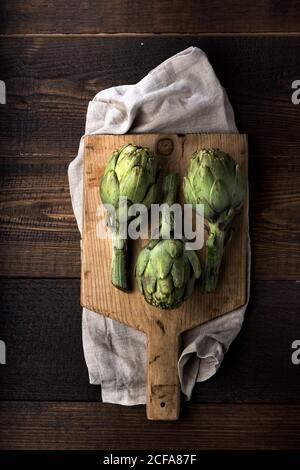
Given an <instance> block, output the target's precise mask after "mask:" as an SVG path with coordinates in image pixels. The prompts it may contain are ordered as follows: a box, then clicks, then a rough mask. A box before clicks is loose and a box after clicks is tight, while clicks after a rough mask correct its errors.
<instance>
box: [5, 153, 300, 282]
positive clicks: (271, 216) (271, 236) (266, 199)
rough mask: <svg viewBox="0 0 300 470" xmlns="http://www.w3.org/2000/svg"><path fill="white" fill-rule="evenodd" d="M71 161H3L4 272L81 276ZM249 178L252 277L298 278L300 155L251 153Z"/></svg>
mask: <svg viewBox="0 0 300 470" xmlns="http://www.w3.org/2000/svg"><path fill="white" fill-rule="evenodd" d="M70 161H71V157H69V158H67V157H62V156H59V155H58V156H56V155H53V156H45V155H34V156H25V155H23V156H20V157H19V158H12V157H7V158H2V160H1V161H0V170H1V174H2V181H1V203H0V225H1V228H0V265H1V269H0V274H1V276H14V277H16V276H21V277H71V278H72V277H77V278H78V277H79V276H80V244H79V240H80V235H79V232H78V229H77V225H76V222H75V219H74V216H73V212H72V207H71V202H70V197H69V189H68V181H67V165H68V163H69V162H70ZM249 182H250V229H251V242H252V276H253V279H260V280H272V279H274V280H275V279H278V280H284V279H290V280H297V279H299V278H300V268H299V266H300V250H299V240H300V229H299V222H300V221H299V213H300V159H299V158H298V157H289V156H287V155H286V156H281V157H279V156H278V157H264V158H260V157H253V156H252V155H250V160H249ZM270 240H272V243H270Z"/></svg>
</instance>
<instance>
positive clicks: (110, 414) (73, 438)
mask: <svg viewBox="0 0 300 470" xmlns="http://www.w3.org/2000/svg"><path fill="white" fill-rule="evenodd" d="M299 418H300V406H299V405H277V406H276V409H275V410H274V407H273V406H270V405H234V406H232V405H205V406H202V405H195V404H188V405H185V406H184V409H183V413H182V419H181V420H180V421H178V422H176V423H174V422H160V423H157V422H153V421H147V420H145V417H144V410H143V407H141V406H136V407H130V408H128V407H120V406H117V405H109V404H101V403H100V404H96V403H66V402H62V403H51V402H50V403H49V402H40V403H34V402H2V403H1V405H0V434H1V449H14V450H18V449H41V450H42V449H62V450H67V449H78V450H80V449H95V450H106V451H110V450H116V449H119V450H127V451H130V450H134V451H137V450H146V449H147V450H149V451H151V450H177V451H181V450H184V451H189V450H201V449H203V450H216V449H223V450H225V449H232V450H234V449H240V450H242V449H248V450H249V449H255V450H262V449H273V450H279V449H290V450H291V449H299V446H300V419H299ZM120 436H121V437H120Z"/></svg>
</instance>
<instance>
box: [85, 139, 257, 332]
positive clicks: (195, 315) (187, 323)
mask: <svg viewBox="0 0 300 470" xmlns="http://www.w3.org/2000/svg"><path fill="white" fill-rule="evenodd" d="M163 140H169V141H171V142H172V147H173V150H172V152H171V153H170V154H169V155H168V156H164V155H162V154H159V150H158V149H159V145H160V142H162V141H163ZM124 143H133V144H136V145H142V146H148V147H149V148H150V150H152V151H153V152H154V153H155V154H156V155H157V158H159V161H160V162H161V165H162V166H163V167H164V172H165V174H166V173H168V172H170V171H177V172H178V175H179V181H181V179H182V178H183V176H184V175H185V174H186V170H187V167H188V163H189V160H190V156H191V155H192V153H193V152H194V151H195V150H196V149H197V148H212V147H213V148H220V149H221V150H224V151H225V152H228V153H229V154H230V155H232V157H233V158H234V159H235V161H236V162H237V163H239V164H240V166H241V168H242V170H243V172H244V174H245V175H246V178H247V173H248V153H247V138H246V136H244V135H239V134H187V135H186V136H184V137H180V136H177V135H171V134H170V135H163V134H161V135H160V134H148V135H147V134H140V135H122V136H117V135H114V136H110V135H106V136H87V137H86V138H85V157H84V183H83V186H84V209H83V210H84V222H83V239H82V272H81V286H82V287H81V303H82V305H84V306H85V307H87V308H89V309H90V310H93V311H95V312H101V313H103V314H105V315H107V316H109V317H111V318H113V319H115V320H118V321H120V322H122V323H125V324H128V325H130V326H132V327H134V328H137V329H138V330H142V331H144V332H148V330H149V327H148V325H149V322H150V323H152V320H153V319H154V318H155V319H156V320H159V321H161V322H162V323H163V324H164V325H165V326H166V328H167V329H168V326H170V325H174V324H176V325H177V326H176V328H175V331H177V332H178V333H181V332H182V331H185V330H187V329H190V328H192V327H193V326H196V325H198V324H200V323H204V322H206V321H208V320H210V319H212V318H214V317H215V316H218V315H222V314H224V313H226V312H229V311H231V310H233V309H234V308H236V307H238V306H240V305H243V304H244V303H245V299H246V247H247V236H246V232H247V203H246V200H245V205H244V209H243V211H242V213H241V214H240V215H238V216H237V217H236V221H235V222H236V223H235V229H236V230H235V233H234V236H233V239H232V240H231V242H230V244H229V245H228V249H227V250H226V254H225V257H224V262H223V263H222V272H221V273H220V281H219V286H218V289H217V290H216V292H215V293H214V295H208V294H207V295H203V294H201V293H200V292H199V291H197V290H195V291H194V293H193V295H192V296H191V297H190V299H188V300H187V301H186V302H184V304H183V305H182V307H180V308H178V309H176V310H174V311H161V310H160V309H157V308H155V307H152V306H151V305H149V304H148V303H147V302H146V301H145V300H144V299H143V297H141V295H140V292H139V290H138V288H137V286H136V283H135V280H134V277H133V275H132V282H131V283H132V286H133V290H132V292H131V293H130V294H129V295H128V294H127V293H125V292H122V291H121V290H118V289H116V288H115V287H114V286H113V285H112V284H111V273H110V269H108V266H111V239H110V233H108V236H107V237H106V238H105V239H103V238H100V237H99V236H98V232H97V230H98V228H97V225H98V224H99V222H101V221H102V222H103V219H104V217H105V211H104V210H103V211H102V212H103V215H102V218H101V217H100V216H99V213H100V210H99V209H101V208H103V206H102V203H101V200H100V198H99V181H100V178H101V176H102V175H103V172H104V168H105V165H106V163H107V162H108V159H109V157H110V155H111V153H112V152H113V151H114V150H115V149H116V148H119V147H121V146H122V145H124ZM179 186H181V183H179ZM178 200H179V201H180V202H181V203H184V200H183V198H182V195H180V192H179V194H178ZM131 245H132V262H131V269H130V272H132V273H133V266H135V262H136V258H137V255H138V253H139V251H140V249H141V246H142V243H141V240H137V241H136V243H132V244H131ZM228 260H230V262H228ZM139 308H140V309H141V310H142V311H143V313H144V314H143V316H141V315H138V314H137V309H139Z"/></svg>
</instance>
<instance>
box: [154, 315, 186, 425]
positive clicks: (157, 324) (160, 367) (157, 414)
mask: <svg viewBox="0 0 300 470" xmlns="http://www.w3.org/2000/svg"><path fill="white" fill-rule="evenodd" d="M169 325H170V323H169V322H168V327H167V325H166V324H164V322H163V320H157V319H156V320H153V321H152V322H151V326H150V331H148V347H147V361H148V368H147V418H148V419H152V420H175V419H178V417H179V409H180V386H179V377H178V372H177V362H178V357H179V335H178V334H177V333H176V331H174V329H173V328H172V329H170V326H169Z"/></svg>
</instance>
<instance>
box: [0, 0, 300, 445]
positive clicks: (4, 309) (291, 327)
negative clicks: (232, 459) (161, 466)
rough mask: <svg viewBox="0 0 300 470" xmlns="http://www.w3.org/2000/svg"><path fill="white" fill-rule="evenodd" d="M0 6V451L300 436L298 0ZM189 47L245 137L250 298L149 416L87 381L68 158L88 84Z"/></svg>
mask: <svg viewBox="0 0 300 470" xmlns="http://www.w3.org/2000/svg"><path fill="white" fill-rule="evenodd" d="M3 4H4V5H3ZM126 7H127V8H126ZM2 10H3V11H4V14H2V17H1V33H2V36H1V39H0V41H1V52H0V57H1V76H0V79H1V80H4V81H5V83H6V87H7V103H6V105H1V106H0V120H1V127H0V135H1V174H2V197H1V206H0V220H1V235H0V242H1V252H0V266H1V280H0V284H1V316H0V326H1V329H0V339H1V340H2V341H5V343H6V346H7V364H6V365H1V366H0V374H1V390H0V398H1V400H2V401H1V410H0V433H1V436H0V446H1V448H3V449H29V448H30V449H34V448H35V449H37V448H38V449H48V448H59V449H70V448H79V449H106V450H109V449H126V450H130V449H134V450H137V449H144V448H147V449H149V450H150V449H155V450H158V449H178V450H179V449H185V450H188V449H253V448H255V449H291V448H299V447H300V401H299V395H300V394H299V390H300V365H298V366H297V365H294V364H293V363H292V361H291V355H292V352H293V350H292V349H291V345H292V343H293V341H294V340H297V339H298V340H300V314H299V313H300V308H299V307H300V295H299V288H300V284H299V283H297V280H299V279H300V272H299V271H300V249H299V241H300V226H299V213H300V211H299V209H300V150H299V149H300V132H299V128H300V105H298V106H297V105H295V104H293V103H292V100H291V95H292V91H293V90H292V88H291V86H292V82H293V81H294V80H300V32H299V31H300V4H299V2H298V1H296V0H294V1H289V2H284V1H281V2H274V1H271V0H269V1H268V0H264V1H262V2H255V1H253V0H245V1H243V2H238V1H233V0H232V1H230V2H221V1H216V2H210V1H208V0H204V1H202V2H196V1H191V0H186V1H185V2H182V1H177V0H173V1H165V2H160V1H158V0H157V1H153V2H138V1H136V0H132V1H131V2H121V1H120V0H119V1H117V0H115V1H111V2H105V1H104V0H91V1H90V2H83V1H80V0H71V1H69V2H65V1H63V0H56V1H50V0H47V1H45V0H40V1H37V0H32V1H31V2H30V3H28V2H23V1H21V0H5V1H4V2H2ZM190 45H194V46H198V47H200V48H202V49H203V50H204V51H205V52H206V53H207V55H208V58H209V60H210V61H211V63H212V65H213V67H214V69H215V71H216V73H217V75H218V77H219V78H220V80H221V82H222V84H223V85H224V86H225V87H226V90H227V92H228V94H229V97H230V100H231V102H232V104H233V106H234V109H235V112H236V118H237V123H238V127H239V130H240V131H241V132H244V133H247V134H248V135H249V143H250V198H251V208H250V217H251V237H252V250H253V252H252V286H251V302H250V305H249V308H248V312H247V318H246V321H245V324H244V327H243V330H242V332H241V334H240V335H239V337H238V338H237V339H236V340H235V341H234V343H233V345H232V347H231V348H230V350H229V352H228V354H227V355H226V358H225V360H224V363H223V365H222V367H221V369H220V370H219V371H218V373H217V374H216V375H215V376H214V377H213V378H212V379H211V380H209V381H208V382H204V383H202V384H199V385H197V386H196V388H195V391H194V395H193V400H192V402H191V403H189V404H186V405H184V406H183V412H182V416H181V420H180V421H179V422H176V423H174V422H149V421H146V420H145V409H144V407H143V406H137V407H130V408H126V407H122V406H115V405H109V404H102V403H101V402H100V389H99V387H97V386H91V385H89V384H88V376H87V369H86V366H85V363H84V358H83V351H82V344H81V308H80V305H79V273H80V247H79V233H78V230H77V227H76V223H75V220H74V217H73V214H72V209H71V203H70V197H69V191H68V181H67V166H68V164H69V162H70V161H71V160H72V159H73V158H74V156H75V154H76V152H77V147H78V142H79V139H80V136H81V135H82V134H83V132H84V122H85V113H86V108H87V104H88V101H89V100H90V99H91V98H92V97H93V96H94V95H95V94H96V92H98V91H99V90H101V89H103V88H106V87H110V86H112V85H121V84H125V83H134V82H136V81H138V80H139V79H141V78H142V77H143V76H144V75H145V74H146V73H147V72H148V71H149V70H150V69H152V68H153V67H155V66H156V65H158V64H159V63H160V62H161V61H163V60H164V59H166V58H167V57H169V56H171V55H172V54H174V53H176V52H179V51H180V50H182V49H184V48H186V47H188V46H190ZM298 282H299V281H298Z"/></svg>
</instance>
